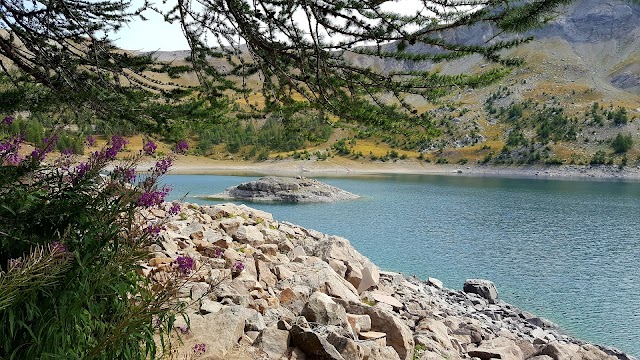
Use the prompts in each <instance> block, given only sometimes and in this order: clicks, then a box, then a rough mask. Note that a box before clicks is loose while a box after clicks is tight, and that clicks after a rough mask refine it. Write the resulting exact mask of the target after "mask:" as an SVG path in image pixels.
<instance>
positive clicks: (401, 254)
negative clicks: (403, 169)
mask: <svg viewBox="0 0 640 360" xmlns="http://www.w3.org/2000/svg"><path fill="white" fill-rule="evenodd" d="M256 178H257V177H254V176H251V177H249V176H219V175H169V176H167V177H166V179H165V182H166V183H167V184H170V185H171V186H172V187H173V191H172V192H171V194H170V198H171V199H178V198H181V197H183V196H184V195H185V194H188V196H195V195H208V194H214V193H218V192H221V191H222V190H224V189H225V188H226V187H229V186H233V185H237V184H239V183H241V182H245V181H249V180H254V179H256ZM318 179H319V180H321V181H324V182H326V183H329V184H331V185H334V186H338V187H340V188H343V189H345V190H348V191H351V192H353V193H356V194H359V195H362V196H363V198H362V199H359V200H356V201H347V202H338V203H330V204H274V203H247V205H249V206H251V207H255V208H258V209H262V210H265V211H268V212H270V213H272V214H273V215H274V218H275V219H276V220H278V221H289V222H292V223H295V224H299V225H301V226H304V227H307V228H312V229H316V230H319V231H322V232H324V233H327V234H333V235H339V236H342V237H345V238H347V239H349V240H350V241H351V243H352V244H353V246H354V247H355V248H356V249H358V251H360V252H361V253H363V254H364V255H366V256H367V257H369V258H371V259H372V260H373V261H374V262H375V263H376V264H378V265H379V266H380V267H381V268H383V269H386V270H393V271H399V272H403V273H405V274H407V275H416V276H418V277H420V278H426V277H429V276H431V277H436V278H438V279H440V280H442V281H443V282H444V283H445V286H447V287H449V288H454V289H461V288H462V284H463V282H464V280H465V279H467V278H486V279H490V280H492V281H494V282H495V283H496V285H497V287H498V290H499V293H500V297H501V298H502V299H504V300H505V301H507V302H509V303H512V304H514V305H516V306H518V307H520V308H522V309H523V310H527V311H530V312H533V313H535V314H537V315H539V316H543V317H546V318H549V319H551V320H552V321H554V322H556V323H557V324H559V325H560V326H561V327H562V328H563V329H564V330H566V331H567V332H568V333H569V334H571V335H574V336H577V337H579V338H581V339H584V340H587V341H591V342H596V343H599V344H603V345H608V346H614V347H617V348H619V349H621V350H623V351H626V352H628V353H629V354H631V355H634V356H636V357H638V356H640V326H639V325H640V223H639V222H638V221H639V220H640V182H622V181H586V180H572V181H567V180H548V179H518V178H495V177H466V176H435V175H379V176H361V177H348V178H318ZM185 201H188V202H194V203H199V204H213V203H217V202H214V201H207V200H202V199H195V198H191V197H187V198H185Z"/></svg>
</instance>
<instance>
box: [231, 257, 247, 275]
mask: <svg viewBox="0 0 640 360" xmlns="http://www.w3.org/2000/svg"><path fill="white" fill-rule="evenodd" d="M242 270H244V263H243V262H242V261H240V260H236V262H235V263H234V264H233V265H232V266H231V273H233V274H236V275H238V274H240V273H241V272H242Z"/></svg>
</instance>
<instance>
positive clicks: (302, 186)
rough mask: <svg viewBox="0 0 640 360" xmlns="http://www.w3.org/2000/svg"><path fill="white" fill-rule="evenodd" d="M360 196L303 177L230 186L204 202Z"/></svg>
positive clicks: (317, 200) (326, 199) (313, 200)
mask: <svg viewBox="0 0 640 360" xmlns="http://www.w3.org/2000/svg"><path fill="white" fill-rule="evenodd" d="M359 197H360V196H358V195H355V194H352V193H350V192H348V191H345V190H342V189H339V188H337V187H335V186H331V185H328V184H325V183H322V182H320V181H318V180H314V179H308V178H305V177H302V176H298V177H295V178H292V177H279V176H267V177H263V178H261V179H258V180H255V181H249V182H246V183H242V184H240V185H237V186H232V187H230V188H228V189H226V190H225V191H224V192H222V193H220V194H215V195H208V196H205V197H204V198H206V199H216V200H248V201H277V202H304V203H320V202H334V201H342V200H353V199H357V198H359Z"/></svg>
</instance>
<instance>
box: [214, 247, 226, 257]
mask: <svg viewBox="0 0 640 360" xmlns="http://www.w3.org/2000/svg"><path fill="white" fill-rule="evenodd" d="M222 256H224V251H222V249H216V254H215V255H214V257H215V258H218V259H221V258H222Z"/></svg>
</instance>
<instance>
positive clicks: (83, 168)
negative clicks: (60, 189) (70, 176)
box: [74, 163, 91, 183]
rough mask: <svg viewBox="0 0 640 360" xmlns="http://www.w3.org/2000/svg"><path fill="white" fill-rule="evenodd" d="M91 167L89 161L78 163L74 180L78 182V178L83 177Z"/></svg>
mask: <svg viewBox="0 0 640 360" xmlns="http://www.w3.org/2000/svg"><path fill="white" fill-rule="evenodd" d="M90 169H91V165H89V164H87V163H80V164H78V166H76V169H75V171H74V172H75V176H74V182H75V183H77V182H78V180H80V179H82V178H83V177H84V176H85V175H86V174H87V172H88V171H89V170H90Z"/></svg>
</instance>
